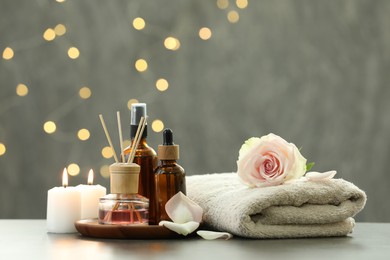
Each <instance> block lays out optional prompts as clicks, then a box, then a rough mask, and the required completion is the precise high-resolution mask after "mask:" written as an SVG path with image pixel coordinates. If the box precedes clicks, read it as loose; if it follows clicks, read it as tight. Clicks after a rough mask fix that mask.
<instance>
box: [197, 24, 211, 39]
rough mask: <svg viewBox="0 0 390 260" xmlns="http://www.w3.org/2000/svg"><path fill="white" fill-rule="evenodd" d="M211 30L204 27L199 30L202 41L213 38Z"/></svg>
mask: <svg viewBox="0 0 390 260" xmlns="http://www.w3.org/2000/svg"><path fill="white" fill-rule="evenodd" d="M211 34H212V33H211V30H210V28H207V27H203V28H200V30H199V37H200V38H201V39H202V40H208V39H210V38H211Z"/></svg>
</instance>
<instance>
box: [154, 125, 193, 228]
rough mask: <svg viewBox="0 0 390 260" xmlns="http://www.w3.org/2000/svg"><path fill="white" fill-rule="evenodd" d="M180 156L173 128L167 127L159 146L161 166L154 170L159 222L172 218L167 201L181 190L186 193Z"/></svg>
mask: <svg viewBox="0 0 390 260" xmlns="http://www.w3.org/2000/svg"><path fill="white" fill-rule="evenodd" d="M179 157H180V156H179V146H178V145H175V144H174V143H173V133H172V130H171V129H165V130H164V132H163V144H162V145H159V146H158V159H159V166H157V168H156V169H155V171H154V177H155V182H156V200H157V210H156V213H157V214H156V215H157V223H158V222H160V221H161V220H170V218H169V217H168V215H167V213H166V211H165V204H166V203H167V201H168V200H169V199H170V198H172V197H173V196H174V195H175V194H176V193H178V192H179V191H181V192H182V193H184V194H186V180H185V171H184V169H183V167H181V166H180V165H179V164H177V162H176V161H177V160H178V159H179Z"/></svg>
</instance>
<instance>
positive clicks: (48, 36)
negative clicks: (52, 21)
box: [43, 28, 56, 42]
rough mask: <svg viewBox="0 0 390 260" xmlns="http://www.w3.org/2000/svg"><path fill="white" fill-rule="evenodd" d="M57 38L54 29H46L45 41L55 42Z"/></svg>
mask: <svg viewBox="0 0 390 260" xmlns="http://www.w3.org/2000/svg"><path fill="white" fill-rule="evenodd" d="M55 38H56V33H55V31H54V30H53V29H52V28H48V29H46V31H45V32H44V33H43V39H45V40H46V41H48V42H49V41H53V40H54V39H55Z"/></svg>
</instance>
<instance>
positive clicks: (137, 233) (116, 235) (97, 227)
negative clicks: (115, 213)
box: [74, 219, 183, 239]
mask: <svg viewBox="0 0 390 260" xmlns="http://www.w3.org/2000/svg"><path fill="white" fill-rule="evenodd" d="M74 225H75V227H76V229H77V231H78V232H80V233H81V234H82V235H83V236H87V237H94V238H113V239H174V238H183V236H181V235H179V234H177V233H175V232H173V231H171V230H169V229H167V228H165V227H163V226H157V225H153V226H152V225H151V226H121V225H102V224H99V223H98V221H97V219H82V220H79V221H76V222H75V224H74Z"/></svg>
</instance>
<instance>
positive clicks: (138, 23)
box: [133, 17, 145, 30]
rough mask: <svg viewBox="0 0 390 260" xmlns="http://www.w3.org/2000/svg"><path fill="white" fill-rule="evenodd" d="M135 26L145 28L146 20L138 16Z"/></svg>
mask: <svg viewBox="0 0 390 260" xmlns="http://www.w3.org/2000/svg"><path fill="white" fill-rule="evenodd" d="M133 27H134V29H136V30H142V29H144V28H145V20H144V19H142V18H141V17H137V18H135V19H134V20H133Z"/></svg>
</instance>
